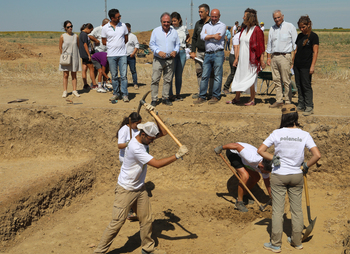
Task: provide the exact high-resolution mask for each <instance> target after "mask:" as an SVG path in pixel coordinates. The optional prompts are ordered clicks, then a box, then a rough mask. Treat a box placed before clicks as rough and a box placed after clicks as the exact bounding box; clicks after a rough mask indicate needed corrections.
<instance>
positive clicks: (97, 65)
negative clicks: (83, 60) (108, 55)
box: [91, 60, 102, 70]
mask: <svg viewBox="0 0 350 254" xmlns="http://www.w3.org/2000/svg"><path fill="white" fill-rule="evenodd" d="M91 62H92V64H93V65H94V67H95V69H96V70H98V69H101V68H102V65H101V64H100V63H99V62H98V61H95V60H91Z"/></svg>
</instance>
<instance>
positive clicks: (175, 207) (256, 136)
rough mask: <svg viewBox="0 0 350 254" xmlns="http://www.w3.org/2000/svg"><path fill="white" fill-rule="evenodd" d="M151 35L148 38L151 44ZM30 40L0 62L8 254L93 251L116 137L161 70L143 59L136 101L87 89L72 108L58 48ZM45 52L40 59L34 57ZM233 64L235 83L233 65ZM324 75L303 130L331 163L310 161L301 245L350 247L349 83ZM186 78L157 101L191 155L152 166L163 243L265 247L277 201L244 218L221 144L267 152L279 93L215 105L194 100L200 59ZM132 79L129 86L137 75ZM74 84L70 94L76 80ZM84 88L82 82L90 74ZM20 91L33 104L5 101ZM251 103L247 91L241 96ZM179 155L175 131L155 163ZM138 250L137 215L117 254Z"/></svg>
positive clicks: (106, 216) (113, 173)
mask: <svg viewBox="0 0 350 254" xmlns="http://www.w3.org/2000/svg"><path fill="white" fill-rule="evenodd" d="M149 34H150V33H149V32H148V35H143V36H144V37H145V38H141V40H140V39H139V40H140V42H143V40H144V41H147V40H149V37H148V39H147V36H149ZM146 39H147V40H146ZM57 44H58V43H57ZM23 47H24V48H25V49H28V50H29V49H30V50H31V51H32V52H33V55H32V56H33V57H22V58H16V59H14V60H12V59H11V58H1V62H0V73H1V75H0V91H1V93H0V108H1V111H0V123H1V124H0V132H1V133H2V135H1V136H0V158H1V161H0V218H1V220H0V221H1V227H0V240H1V244H0V253H14V254H17V253H21V254H23V253H39V254H41V253H42V254H44V253H45V254H46V253H92V252H93V250H94V248H95V247H96V245H97V244H98V242H99V240H100V237H101V236H102V233H103V231H104V229H105V227H106V226H107V224H108V223H109V221H110V219H111V211H112V204H113V199H114V187H115V184H116V182H117V177H118V173H119V169H120V166H119V161H118V148H117V140H116V138H115V133H116V132H117V130H118V128H119V125H120V123H121V120H122V119H123V117H125V116H127V115H129V114H130V113H131V112H133V111H135V110H136V109H137V106H138V104H139V100H140V99H141V97H142V96H143V94H145V93H146V92H147V91H148V90H150V81H151V74H152V73H151V72H152V71H151V65H150V64H146V63H147V61H145V60H143V59H138V65H137V68H138V78H139V83H140V89H139V90H135V89H134V88H133V86H132V84H130V86H129V93H130V99H131V101H130V102H129V103H123V102H122V101H118V103H117V104H111V103H110V102H109V100H108V98H109V97H111V94H110V93H107V94H99V93H97V92H96V91H90V92H85V91H83V90H79V92H80V93H81V97H79V98H75V97H73V96H72V95H71V93H69V97H68V99H69V100H73V104H71V103H68V102H67V101H66V99H63V98H61V94H62V73H60V72H58V59H59V53H58V45H57V47H56V46H55V47H53V46H40V47H38V46H35V45H32V44H31V45H24V46H23ZM13 48H15V47H13ZM321 48H322V47H321ZM0 51H1V50H0ZM324 52H328V51H327V49H325V50H324V51H322V50H321V51H320V61H322V59H326V58H327V57H329V55H325V53H324ZM17 53H18V54H20V55H22V56H23V53H21V51H20V50H17V51H16V50H15V51H14V52H13V55H15V54H17ZM39 53H40V55H41V56H42V57H40V58H38V57H34V56H36V55H39ZM226 54H228V53H227V52H226ZM336 57H337V56H335V58H336ZM6 59H7V60H6ZM147 59H148V58H147ZM150 60H151V58H150ZM343 64H344V65H346V64H347V63H343ZM224 65H225V69H224V70H225V71H224V81H225V80H226V77H227V75H228V69H229V68H228V62H225V63H224ZM321 74H322V73H320V69H317V68H316V73H315V75H314V76H313V88H314V103H315V114H314V115H312V116H309V117H304V116H302V115H300V123H301V125H302V128H303V129H304V130H306V131H308V132H310V133H311V135H312V137H313V138H314V140H315V142H316V144H317V145H318V147H319V149H320V151H321V154H322V159H321V166H319V167H316V166H314V167H312V168H311V169H310V173H309V174H308V183H309V192H310V200H311V214H312V218H315V217H317V222H316V226H315V228H314V230H313V232H312V237H311V238H310V239H308V240H307V241H306V242H304V243H303V245H304V252H305V253H339V254H340V253H349V252H350V246H349V245H350V244H349V242H350V240H349V239H350V213H349V209H350V188H349V184H348V183H349V181H350V176H349V173H350V166H349V164H350V159H349V152H348V147H349V138H350V125H349V120H350V119H349V113H350V102H349V95H350V92H349V89H348V87H349V81H348V80H342V79H326V78H324V76H323V75H321ZM183 77H184V78H183V88H182V95H183V98H184V100H183V101H181V102H174V105H173V106H172V107H168V106H165V105H161V104H160V105H158V106H157V108H156V110H157V111H158V112H159V115H160V116H161V118H162V119H163V120H164V122H165V124H166V125H167V126H168V127H169V129H170V130H171V131H172V132H173V134H174V135H175V136H176V137H177V138H178V139H179V140H180V142H181V143H182V144H185V145H186V146H187V147H188V148H189V151H190V152H189V155H188V156H186V157H185V158H184V160H179V161H176V162H175V163H173V164H171V165H169V166H167V167H164V168H161V169H155V168H152V167H149V169H148V174H147V178H146V181H147V186H148V189H149V195H150V196H151V202H152V209H153V214H154V226H153V233H154V238H155V239H156V242H157V244H158V248H160V249H164V250H166V251H167V253H170V254H171V253H193V254H197V253H202V252H206V253H224V254H225V253H227V254H228V253H263V252H267V251H265V250H263V248H262V245H263V243H264V242H268V241H269V234H270V232H271V226H270V222H271V206H268V207H267V209H266V210H265V211H264V212H261V211H260V210H259V208H258V206H257V204H250V205H248V209H249V212H248V213H245V214H242V213H240V212H238V211H237V210H235V209H234V201H235V197H236V195H237V184H238V181H237V179H236V178H235V177H234V176H232V172H231V171H230V170H229V169H228V168H227V166H226V164H224V163H223V161H222V160H221V158H220V157H218V156H216V155H215V153H214V152H213V148H214V147H215V146H217V145H219V144H224V143H229V142H235V141H241V142H247V143H251V144H253V145H255V146H257V147H258V146H259V145H260V144H261V143H262V142H263V140H264V139H265V138H266V137H267V136H268V135H269V133H271V132H272V131H273V130H274V129H276V128H278V126H279V121H280V111H279V110H278V109H269V108H268V106H269V105H270V104H271V103H273V102H274V101H275V94H274V92H273V93H272V94H269V95H266V94H259V95H257V98H256V102H257V105H256V106H253V107H244V106H232V105H227V104H225V101H226V100H231V99H232V98H233V97H234V95H233V94H232V95H228V96H226V97H223V98H222V99H221V101H220V102H219V103H218V104H215V105H208V104H203V105H201V106H195V105H193V100H192V97H191V96H192V94H193V93H195V92H196V91H197V81H196V75H195V69H194V64H193V62H192V61H191V60H188V61H187V63H186V66H185V70H184V76H183ZM128 78H129V81H131V74H130V73H128ZM260 82H261V81H260ZM260 82H259V87H258V88H259V89H260ZM130 83H131V82H130ZM68 87H69V88H68V91H69V92H71V84H70V83H69V86H68ZM78 87H79V89H81V88H82V79H81V74H80V73H78ZM264 87H265V84H264ZM264 87H263V88H264ZM161 89H162V87H160V91H161ZM263 90H264V89H263ZM19 98H21V99H24V98H25V99H28V101H25V102H21V103H12V104H7V102H9V101H12V100H15V99H19ZM148 100H149V98H148V99H147V101H148ZM247 100H248V96H247V95H244V96H243V102H244V101H247ZM293 101H294V102H296V101H297V98H294V99H293ZM141 115H142V117H143V121H151V120H152V118H151V116H150V115H149V114H148V113H147V112H146V111H144V110H143V109H142V110H141ZM176 151H177V145H176V144H175V142H174V141H173V140H172V139H171V138H170V137H169V136H166V137H164V138H162V140H159V141H156V142H155V143H154V144H152V145H151V154H152V155H154V156H155V157H156V158H163V157H166V156H170V155H172V154H174V153H175V152H176ZM306 156H307V157H308V156H310V154H309V153H308V152H306ZM253 194H254V195H255V196H256V197H257V199H258V200H259V202H261V203H263V204H264V203H266V202H267V201H268V199H269V198H268V195H267V194H266V189H265V187H264V184H263V182H262V181H260V182H259V184H258V185H257V186H255V187H254V188H253ZM303 202H304V204H305V199H304V197H303ZM304 208H305V209H304V221H305V226H308V220H307V214H306V207H305V205H304ZM285 212H286V217H285V224H284V234H283V244H282V251H283V252H287V253H294V252H295V253H296V252H298V251H297V250H295V249H294V248H292V247H290V246H289V245H288V244H287V242H286V239H287V236H289V235H290V211H289V207H288V206H286V208H285ZM140 252H141V248H140V238H139V224H138V223H137V222H129V221H127V222H126V223H125V225H124V227H123V228H122V230H121V232H120V234H119V235H118V236H117V237H116V239H115V241H114V242H113V244H112V246H111V248H110V253H140Z"/></svg>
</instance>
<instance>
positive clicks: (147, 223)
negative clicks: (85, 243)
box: [95, 185, 154, 253]
mask: <svg viewBox="0 0 350 254" xmlns="http://www.w3.org/2000/svg"><path fill="white" fill-rule="evenodd" d="M135 202H136V205H137V216H138V218H139V221H140V236H141V247H142V249H144V250H145V251H147V252H152V251H153V250H154V240H153V239H152V238H151V234H152V222H153V218H152V209H151V203H150V202H149V198H148V193H147V191H146V188H145V186H143V187H142V188H141V189H140V190H136V191H128V190H125V189H124V188H123V187H121V186H120V185H117V187H116V189H115V199H114V204H113V212H112V221H111V222H110V223H109V225H108V226H107V228H106V229H105V231H104V233H103V236H102V238H101V241H100V243H99V244H98V246H97V248H96V250H95V253H106V252H107V251H108V249H109V247H110V246H111V244H112V243H113V240H114V238H115V237H116V236H117V234H118V233H119V231H120V229H121V227H122V226H123V225H124V223H125V220H126V218H127V216H128V212H129V211H130V208H131V207H132V205H133V204H134V203H135Z"/></svg>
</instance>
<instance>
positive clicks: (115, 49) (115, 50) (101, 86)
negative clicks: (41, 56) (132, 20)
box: [59, 9, 139, 102]
mask: <svg viewBox="0 0 350 254" xmlns="http://www.w3.org/2000/svg"><path fill="white" fill-rule="evenodd" d="M109 17H110V19H111V20H109V19H103V21H102V25H101V26H98V27H96V28H95V29H94V27H93V25H92V24H91V23H87V24H84V25H82V27H81V29H80V31H81V32H80V35H79V36H77V35H76V34H74V33H73V24H72V22H70V21H69V20H67V21H65V22H64V24H63V28H64V29H65V31H66V33H65V34H63V35H61V37H60V42H59V49H60V53H61V54H63V53H68V54H69V55H71V61H70V63H69V64H68V65H67V64H65V65H62V64H61V63H60V67H59V70H60V71H63V90H64V91H63V94H62V97H64V98H65V97H67V95H68V93H67V84H68V77H69V72H71V76H72V84H73V92H72V94H73V95H75V96H77V97H79V96H80V95H79V93H78V91H77V78H76V72H77V71H82V79H83V83H84V87H83V89H85V90H90V89H93V90H97V92H100V93H106V92H107V90H109V89H113V97H112V98H111V99H110V100H111V101H114V100H116V99H118V98H119V97H121V98H122V99H123V101H124V102H129V98H128V87H127V86H128V83H127V77H126V75H127V66H129V67H130V71H131V74H132V79H133V83H134V88H135V89H136V90H137V89H138V83H137V72H136V58H135V55H136V52H137V50H138V48H139V42H138V40H137V37H136V36H135V35H134V34H132V33H131V25H130V24H129V23H126V24H124V23H121V22H120V14H119V11H118V10H117V9H112V10H110V11H109ZM80 58H81V60H80ZM88 69H89V73H90V78H91V82H92V83H91V86H90V85H89V84H88V82H87V77H86V72H87V70H88ZM118 69H119V72H120V78H118ZM109 71H110V72H111V76H112V79H111V78H109V77H108V73H109ZM97 75H98V83H96V76H97ZM102 79H103V82H102Z"/></svg>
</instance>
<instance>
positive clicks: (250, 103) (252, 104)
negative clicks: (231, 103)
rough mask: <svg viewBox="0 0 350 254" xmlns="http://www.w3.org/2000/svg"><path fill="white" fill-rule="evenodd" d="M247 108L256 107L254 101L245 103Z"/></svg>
mask: <svg viewBox="0 0 350 254" xmlns="http://www.w3.org/2000/svg"><path fill="white" fill-rule="evenodd" d="M244 105H245V106H254V105H255V102H254V101H251V102H248V103H244Z"/></svg>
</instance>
